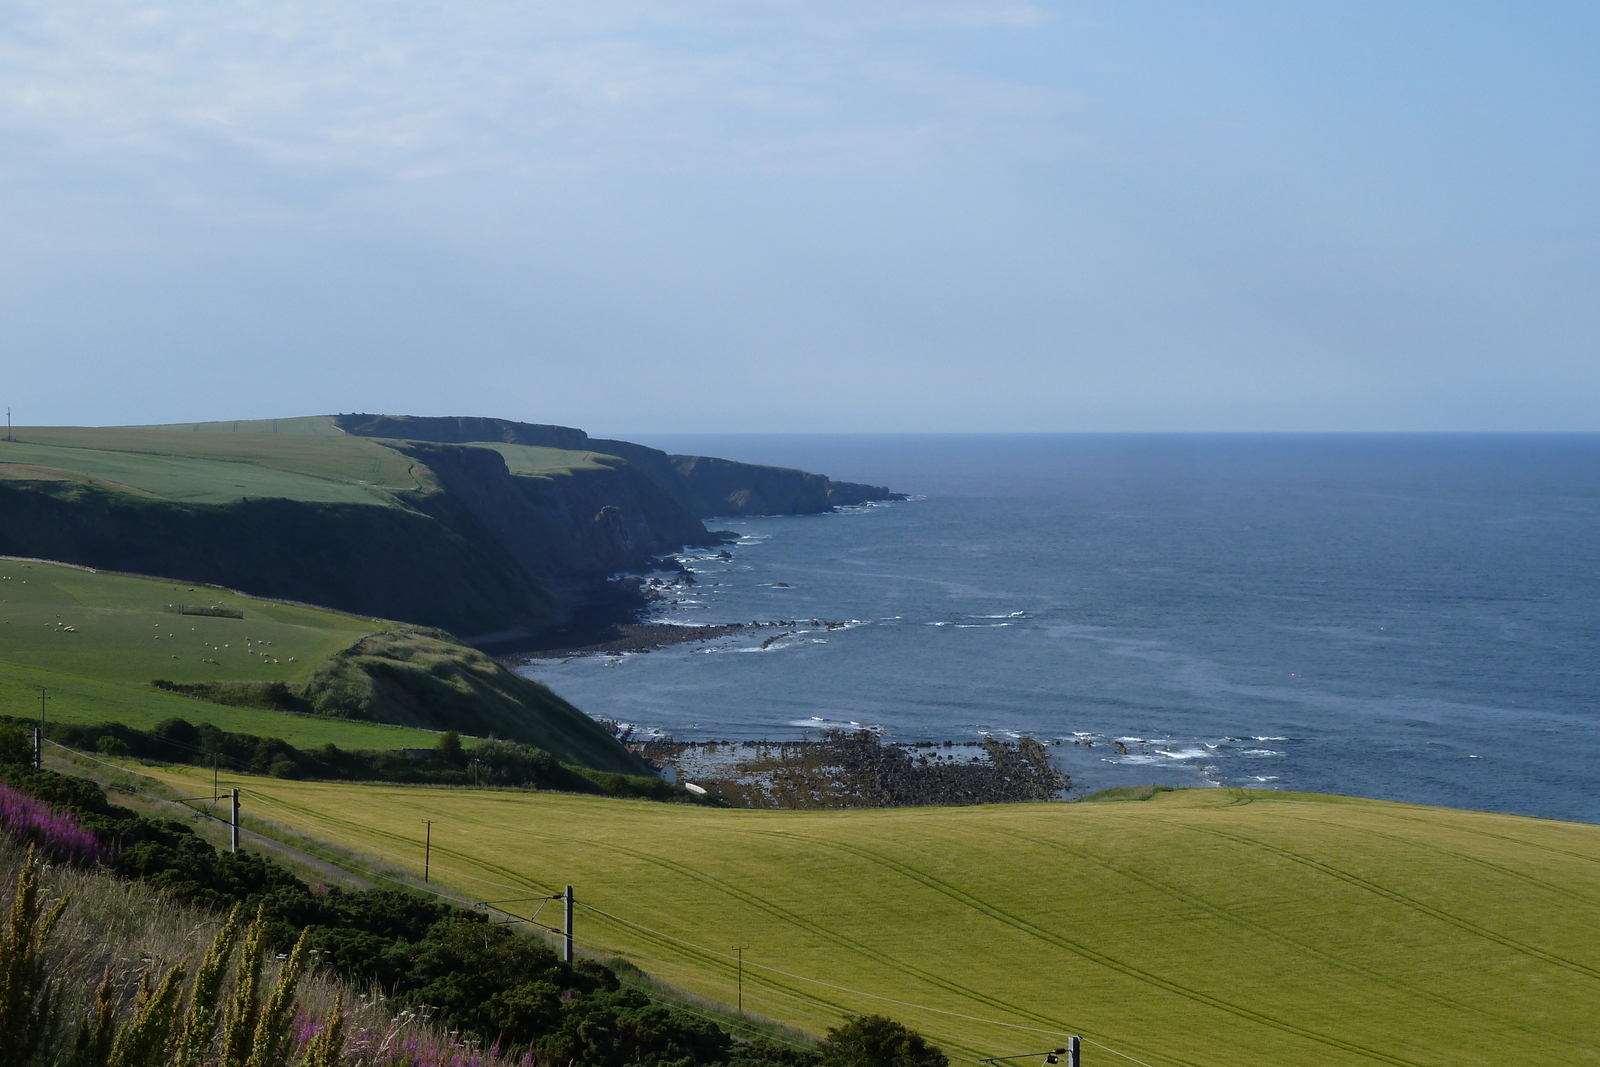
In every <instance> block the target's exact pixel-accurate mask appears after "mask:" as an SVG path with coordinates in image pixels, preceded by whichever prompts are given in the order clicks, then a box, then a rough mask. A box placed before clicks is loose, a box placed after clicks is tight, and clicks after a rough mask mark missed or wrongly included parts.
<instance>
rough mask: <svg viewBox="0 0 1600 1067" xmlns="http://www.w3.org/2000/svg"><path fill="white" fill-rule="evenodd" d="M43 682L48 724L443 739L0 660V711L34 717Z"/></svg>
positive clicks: (416, 743)
mask: <svg viewBox="0 0 1600 1067" xmlns="http://www.w3.org/2000/svg"><path fill="white" fill-rule="evenodd" d="M41 688H42V689H44V690H45V692H46V699H45V701H44V703H45V707H44V713H45V715H46V717H47V718H48V720H49V721H51V722H71V723H81V724H83V725H85V726H99V725H101V724H103V723H108V722H120V723H122V724H123V725H124V726H131V727H133V728H134V729H136V730H148V729H150V728H151V727H152V726H154V725H156V723H159V722H161V721H162V720H163V719H170V718H172V717H173V716H175V715H176V716H178V717H179V718H182V719H187V720H188V721H189V722H192V723H194V724H195V725H197V726H198V725H200V724H202V723H211V724H212V725H213V726H216V727H218V728H219V729H222V730H227V731H228V732H230V733H242V734H255V735H256V736H257V737H278V738H282V739H283V740H285V741H287V742H289V743H290V744H291V745H294V746H295V747H296V748H315V747H317V746H319V745H322V744H324V743H326V742H328V741H332V742H333V743H334V744H336V745H338V746H339V747H340V748H343V749H376V750H378V751H385V752H386V751H389V750H392V749H397V748H432V747H433V746H434V744H435V743H436V742H437V741H438V740H439V735H438V734H437V733H435V732H434V731H431V730H416V729H412V728H410V727H405V726H385V725H383V724H382V723H372V722H359V721H356V720H353V719H335V718H324V717H322V716H319V715H295V714H291V713H288V712H282V711H267V710H264V709H260V708H234V707H226V706H224V705H221V704H211V703H208V702H206V701H203V700H194V699H192V698H190V697H186V696H182V695H180V694H178V693H169V692H165V691H163V690H160V689H152V688H151V687H149V686H143V685H128V684H125V683H120V682H105V681H99V680H96V679H93V678H84V677H81V676H78V675H72V674H61V673H58V672H56V671H45V670H38V669H35V668H29V667H19V666H17V665H16V664H12V663H0V715H13V716H18V717H21V718H30V719H31V718H37V717H38V716H39V711H40V707H39V704H40V699H39V691H40V689H41Z"/></svg>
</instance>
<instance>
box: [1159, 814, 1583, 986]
mask: <svg viewBox="0 0 1600 1067" xmlns="http://www.w3.org/2000/svg"><path fill="white" fill-rule="evenodd" d="M1182 825H1185V826H1188V827H1189V828H1190V829H1192V830H1194V831H1196V832H1197V833H1203V834H1211V835H1213V836H1216V837H1221V838H1224V839H1226V840H1229V841H1233V842H1235V843H1236V844H1240V845H1245V846H1247V847H1250V848H1257V849H1260V850H1261V851H1263V852H1270V853H1272V854H1273V855H1274V856H1280V857H1282V858H1283V859H1286V860H1290V861H1292V862H1294V863H1299V864H1302V865H1304V866H1306V867H1310V868H1311V869H1312V870H1315V871H1320V872H1322V873H1323V874H1326V875H1328V876H1329V877H1330V878H1337V879H1339V880H1340V881H1342V882H1345V883H1348V884H1349V885H1353V886H1356V887H1358V888H1360V889H1364V890H1366V891H1367V892H1369V893H1372V894H1374V895H1375V896H1379V897H1382V898H1383V899H1385V900H1388V901H1390V902H1391V903H1395V904H1399V905H1401V906H1402V907H1405V908H1409V909H1411V910H1412V911H1415V912H1418V913H1419V914H1422V915H1426V916H1428V917H1429V918H1431V919H1436V920H1438V921H1439V922H1442V923H1447V924H1448V925H1450V926H1454V927H1455V928H1456V929H1458V930H1464V931H1466V932H1467V933H1469V934H1473V935H1475V936H1477V937H1481V938H1483V939H1484V940H1486V941H1492V942H1494V943H1495V944H1497V945H1500V946H1502V947H1504V948H1508V949H1511V950H1512V951H1513V952H1518V953H1521V954H1522V955H1525V956H1531V957H1533V958H1534V959H1537V960H1542V961H1543V962H1545V963H1548V964H1550V965H1552V966H1555V967H1560V968H1562V969H1563V970H1567V971H1571V972H1572V973H1574V974H1580V975H1583V976H1584V977H1585V978H1591V979H1594V980H1596V981H1600V970H1597V969H1595V968H1593V967H1590V966H1588V965H1586V964H1582V963H1579V962H1577V961H1576V960H1569V959H1567V958H1566V957H1564V956H1558V955H1556V954H1555V953H1554V952H1548V951H1546V950H1545V949H1542V948H1536V947H1535V946H1533V945H1528V944H1524V943H1523V942H1521V941H1518V940H1517V939H1516V938H1513V937H1508V936H1506V935H1504V934H1497V933H1495V932H1494V931H1493V930H1490V929H1487V928H1486V927H1482V926H1479V925H1478V924H1477V923H1475V922H1472V921H1471V920H1468V919H1463V918H1461V917H1460V916H1459V915H1452V914H1451V913H1450V912H1447V911H1445V910H1444V909H1442V908H1436V907H1434V906H1433V905H1431V904H1425V903H1423V902H1422V901H1420V900H1417V899H1416V898H1415V897H1410V896H1407V895H1406V894H1404V893H1401V892H1399V891H1398V890H1395V889H1390V888H1388V887H1387V886H1382V885H1379V884H1378V883H1377V882H1374V881H1371V880H1369V879H1366V878H1363V877H1361V876H1360V875H1359V874H1354V873H1352V872H1350V871H1346V870H1341V869H1340V868H1338V867H1335V866H1333V865H1332V864H1329V863H1323V862H1322V861H1321V860H1314V859H1312V858H1311V857H1309V856H1302V855H1300V854H1299V853H1297V852H1291V851H1290V850H1288V849H1286V848H1283V847H1281V846H1279V845H1273V844H1269V843H1267V842H1265V841H1258V840H1256V839H1254V838H1250V837H1245V836H1243V835H1242V834H1231V833H1228V832H1227V831H1225V830H1216V829H1212V828H1210V827H1206V826H1195V825H1194V824H1192V823H1184V824H1182Z"/></svg>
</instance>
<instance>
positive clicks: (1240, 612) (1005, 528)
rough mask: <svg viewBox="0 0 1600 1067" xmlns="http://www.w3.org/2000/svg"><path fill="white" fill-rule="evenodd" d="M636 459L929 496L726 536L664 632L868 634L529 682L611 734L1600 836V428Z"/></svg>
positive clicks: (1103, 439)
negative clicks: (780, 472) (1322, 802)
mask: <svg viewBox="0 0 1600 1067" xmlns="http://www.w3.org/2000/svg"><path fill="white" fill-rule="evenodd" d="M636 439H638V440H641V441H642V442H644V443H647V444H651V445H655V446H656V447H660V448H666V449H667V450H669V451H673V452H680V453H693V454H704V455H715V456H725V457H727V458H730V459H739V460H747V461H752V462H758V463H772V464H777V465H781V466H791V467H800V468H803V469H806V470H812V471H817V472H820V473H824V474H828V475H830V476H831V477H834V478H842V479H847V480H851V481H866V482H872V483H874V484H887V485H889V486H891V487H892V488H894V489H896V490H899V491H903V492H907V493H911V494H913V499H911V500H908V501H905V502H897V503H892V504H886V505H878V506H870V507H864V508H857V509H849V510H846V511H842V512H839V513H836V514H830V515H819V516H808V517H784V518H762V519H727V520H718V521H713V522H711V523H709V524H708V525H710V526H711V527H712V528H714V529H727V530H731V531H733V532H734V533H736V534H738V536H739V539H738V541H737V543H735V544H733V545H730V546H729V551H730V552H731V555H732V559H731V560H727V561H722V560H718V559H715V558H712V557H711V556H710V554H709V553H702V552H695V553H689V554H687V555H686V556H685V559H686V560H687V562H688V563H689V566H690V567H692V568H693V570H694V573H695V576H696V578H697V584H695V585H694V586H693V587H691V588H689V589H688V590H687V592H686V593H684V594H682V595H681V597H680V598H679V599H677V600H675V601H673V602H669V603H666V604H664V605H663V606H662V608H661V612H660V618H661V619H662V620H663V621H669V622H683V623H709V622H728V621H752V620H763V621H766V620H775V619H804V620H810V619H813V618H815V619H818V620H848V621H850V622H851V623H852V625H851V626H850V627H848V628H843V629H835V630H832V631H827V630H823V629H820V628H816V627H811V626H808V625H802V626H798V627H794V628H792V629H793V630H794V631H795V632H794V633H793V634H792V635H790V636H786V637H782V638H780V639H779V640H777V641H773V642H771V643H770V644H768V645H767V647H766V648H765V649H762V648H761V647H760V646H761V645H762V644H763V642H766V641H767V640H768V639H769V638H770V637H772V636H773V635H774V634H776V633H783V632H786V631H787V629H789V628H785V630H763V631H756V632H755V633H753V634H749V635H741V636H740V637H738V638H736V639H731V640H723V641H718V642H714V643H712V644H710V645H683V646H677V647H674V648H669V649H663V650H658V651H655V652H650V653H646V654H639V655H630V656H621V657H617V656H610V657H588V658H578V659H571V660H566V661H543V662H536V663H535V664H533V665H532V666H531V667H529V668H528V669H527V672H528V673H530V674H531V675H532V676H534V677H537V678H540V679H541V680H543V681H546V682H548V683H549V684H550V685H551V686H553V687H554V688H555V689H556V690H557V691H558V692H560V693H561V694H562V695H564V696H566V697H567V698H569V699H571V700H572V701H573V702H574V703H576V704H577V705H578V706H579V707H581V708H583V709H584V710H586V711H588V712H589V713H590V714H591V715H595V716H598V717H609V718H617V719H621V720H623V721H626V722H629V723H633V724H636V725H637V726H638V727H639V728H640V729H646V730H657V731H661V732H662V733H665V734H670V735H672V736H674V737H676V738H679V739H682V740H689V739H753V738H773V739H775V738H786V737H800V736H803V735H805V734H806V733H807V732H808V731H809V732H811V733H812V734H813V736H814V733H815V731H816V730H817V729H819V728H821V727H824V726H827V725H830V724H850V723H855V724H861V725H866V726H872V727H877V728H881V729H882V730H883V731H884V734H885V735H886V736H887V737H888V738H890V739H893V740H902V741H912V740H938V741H943V740H946V739H953V740H957V741H960V740H972V739H976V738H978V737H979V736H981V735H982V734H983V733H984V732H992V733H995V734H997V735H1012V734H1023V733H1025V734H1029V735H1032V736H1035V737H1038V738H1040V739H1044V740H1056V739H1060V740H1061V741H1063V744H1061V745H1060V746H1059V747H1056V748H1054V749H1053V751H1054V752H1055V753H1057V754H1058V758H1059V759H1060V761H1061V763H1062V765H1063V766H1064V768H1065V769H1067V770H1068V771H1069V772H1070V773H1071V774H1072V775H1073V777H1074V779H1075V782H1076V783H1077V784H1078V786H1080V787H1081V788H1083V789H1094V788H1102V787H1105V786H1108V785H1119V784H1131V783H1136V782H1165V783H1174V784H1178V783H1181V784H1207V783H1210V784H1218V785H1242V786H1256V787H1268V788H1276V789H1298V790H1313V791H1319V792H1336V793H1351V794H1358V795H1362V796H1372V797H1382V798H1387V799H1393V800H1405V801H1415V802H1418V803H1425V804H1444V805H1450V806H1455V807H1467V808H1480V809H1488V810H1495V811H1508V812H1517V813H1522V814H1528V815H1538V816H1547V817H1554V818H1563V819H1578V820H1585V821H1589V822H1600V774H1597V772H1600V435H1589V434H1585V435H1506V434H1497V435H1456V434H1445V435H1429V434H1408V435H1254V434H1253V435H1237V436H1235V435H1205V434H1202V435H821V436H812V435H806V436H780V435H748V436H747V435H740V436H703V435H694V436H689V435H682V436H658V437H643V438H636ZM779 583H782V584H781V585H780V584H779ZM1074 742H1076V743H1074ZM1119 742H1120V743H1121V748H1122V750H1123V751H1119V750H1118V749H1117V744H1118V743H1119Z"/></svg>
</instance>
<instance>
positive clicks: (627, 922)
mask: <svg viewBox="0 0 1600 1067" xmlns="http://www.w3.org/2000/svg"><path fill="white" fill-rule="evenodd" d="M43 740H46V741H49V743H50V744H52V745H55V746H56V747H57V748H60V749H64V750H65V751H67V752H70V753H72V754H73V755H75V756H80V757H82V758H84V759H88V760H92V761H93V762H95V763H99V764H101V765H102V766H106V767H110V768H111V769H112V770H115V771H118V772H121V773H124V774H134V775H137V774H139V772H137V771H134V770H131V769H130V768H127V767H123V766H119V765H118V764H114V763H109V762H107V761H106V760H102V759H98V758H96V757H94V756H90V755H89V754H88V753H85V752H81V751H79V750H78V749H73V748H70V747H68V746H66V745H63V744H61V743H60V742H57V741H50V739H49V738H43ZM186 747H192V746H186ZM240 792H241V793H245V794H246V795H248V796H250V797H251V798H252V799H255V800H260V801H263V802H265V803H266V804H268V805H270V806H273V807H277V808H281V809H283V810H284V811H286V812H289V813H291V814H293V815H298V816H299V817H301V818H308V817H310V815H309V813H308V812H305V811H304V810H302V809H298V808H296V807H295V806H293V805H291V804H288V803H285V802H284V801H281V800H279V799H277V798H275V797H271V796H268V795H266V794H263V793H260V792H258V791H256V790H254V789H243V788H241V789H240ZM143 795H145V796H147V797H149V799H152V800H159V801H163V802H166V803H178V801H175V800H173V798H170V797H160V796H156V795H155V794H150V793H144V794H143ZM185 807H187V805H185ZM188 810H190V811H195V809H193V808H190V809H188ZM195 814H197V815H204V816H207V817H209V818H213V819H217V820H218V821H219V822H224V823H226V822H228V820H226V819H220V818H218V817H217V816H215V815H211V814H210V813H209V812H202V811H195ZM255 836H257V837H264V835H262V834H256V835H255ZM268 840H270V839H268ZM347 843H353V842H347ZM360 847H362V848H366V849H371V850H372V851H374V852H378V853H380V854H382V855H385V856H389V857H391V858H393V859H397V860H400V861H402V862H410V860H409V857H405V856H401V855H399V854H398V853H394V852H389V851H387V850H385V849H382V848H378V847H376V846H374V845H371V844H370V843H367V842H361V843H360ZM434 869H435V870H438V871H439V872H440V873H443V874H452V875H455V876H456V877H460V878H466V879H469V880H471V881H475V882H478V883H480V884H483V885H492V886H497V887H499V888H502V889H513V890H515V889H525V888H529V887H528V886H516V885H511V884H509V883H506V882H497V881H495V880H493V879H490V878H484V877H483V876H481V875H476V874H471V873H469V872H466V871H456V870H451V869H449V868H445V867H440V866H438V865H437V864H435V865H434ZM369 873H372V872H369ZM524 899H530V900H532V899H544V900H546V901H548V900H550V899H555V898H554V897H545V898H539V897H531V898H524ZM511 902H512V901H510V900H507V901H503V902H502V903H511ZM475 903H478V904H482V905H489V904H492V903H493V902H491V901H478V902H475ZM573 903H574V904H576V905H577V906H579V907H581V908H584V909H586V910H588V911H592V912H594V913H595V914H596V915H600V916H603V917H604V918H607V919H610V920H612V921H613V922H617V923H621V924H622V925H624V926H629V927H632V928H634V929H637V930H640V931H643V932H645V933H648V934H651V935H653V936H656V937H661V938H666V939H667V940H669V941H675V942H677V943H679V944H682V945H685V946H687V947H689V948H692V949H694V950H695V951H697V952H701V953H705V954H708V955H711V956H716V957H720V958H722V959H724V960H728V961H730V962H731V961H734V960H735V959H736V957H734V956H732V955H730V954H729V953H727V952H723V951H721V950H718V949H714V948H710V947H708V946H705V945H698V944H696V943H695V942H692V941H689V940H687V939H686V938H682V937H678V936H676V935H674V934H669V933H667V932H665V931H662V930H656V929H653V928H651V927H648V926H645V925H644V924H643V923H639V922H636V921H634V920H632V919H625V918H623V917H622V916H620V915H614V914H612V913H611V912H608V911H604V910H603V909H600V908H597V907H595V906H594V905H593V904H590V903H588V902H586V901H582V900H575V901H574V902H573ZM543 907H544V905H543V904H541V905H540V906H539V908H538V909H536V910H535V912H534V915H533V917H523V916H518V915H515V914H513V913H511V912H508V911H505V910H504V909H501V908H495V909H494V910H496V911H499V912H501V914H503V915H507V916H510V918H511V920H512V922H511V923H505V924H502V925H512V924H513V923H527V924H528V925H531V926H534V927H535V928H537V929H540V930H545V931H548V932H550V933H553V934H561V933H563V932H564V931H562V930H560V929H557V928H555V927H551V926H545V925H543V924H542V923H537V922H534V919H535V918H537V916H538V914H539V911H541V910H542V909H543ZM590 946H591V948H594V947H599V948H602V949H605V948H606V947H605V946H594V945H593V944H592V943H590ZM636 954H637V955H639V956H640V957H641V958H646V959H655V960H656V961H657V962H660V963H666V964H668V965H669V966H685V965H684V964H683V963H681V962H674V961H670V960H665V959H661V958H659V957H651V956H649V955H648V954H645V953H636ZM744 966H745V967H753V968H757V969H760V970H765V971H770V972H771V973H773V974H777V975H782V976H783V977H785V978H791V979H794V980H795V981H800V982H808V983H811V984H813V985H818V986H821V987H823V988H826V989H832V990H835V991H836V992H840V993H847V994H849V995H851V996H858V997H866V998H868V999H871V1000H877V1001H882V1002H884V1003H886V1004H894V1005H897V1006H899V1007H904V1008H912V1009H914V1010H917V1011H925V1012H930V1013H932V1014H935V1015H943V1016H946V1017H949V1018H955V1019H963V1020H966V1021H968V1022H977V1023H983V1024H985V1025H989V1026H998V1027H1003V1028H1006V1029H1011V1030H1019V1031H1025V1032H1028V1033H1036V1034H1045V1035H1049V1036H1052V1037H1064V1036H1067V1034H1066V1031H1065V1030H1048V1029H1043V1028H1041V1027H1036V1026H1024V1025H1022V1024H1020V1023H1009V1022H1004V1021H1002V1020H999V1019H989V1018H986V1017H984V1016H979V1015H968V1014H965V1013H963V1012H957V1011H951V1010H949V1009H945V1008H935V1007H931V1006H929V1005H926V1004H918V1003H916V1002H914V1001H909V1000H900V999H898V998H895V997H889V996H884V995H883V994H880V993H868V992H866V991H864V990H859V989H851V988H850V987H848V986H842V985H838V984H835V983H833V982H827V981H824V980H823V979H820V978H811V977H808V976H806V975H802V974H795V973H793V972H791V971H785V970H782V969H781V968H778V967H773V966H771V965H770V964H764V963H759V962H756V961H754V960H748V959H747V960H745V961H744ZM691 969H692V968H691ZM768 992H770V993H774V994H778V995H780V996H787V997H789V998H790V999H793V1000H799V1001H810V1002H811V1003H813V1004H818V1005H822V1006H824V1007H827V1008H829V1009H830V1010H831V1011H837V1010H839V1009H838V1007H837V1006H835V1005H832V1004H829V1003H828V1002H827V1001H823V1000H818V999H816V998H813V997H807V996H806V995H805V994H802V993H799V992H797V991H793V990H786V989H783V988H782V987H780V986H769V987H768ZM756 997H757V999H762V1000H770V998H767V997H760V996H759V995H756ZM708 1018H709V1016H708ZM1080 1037H1081V1040H1083V1041H1084V1042H1085V1043H1087V1044H1091V1045H1094V1046H1095V1047H1096V1048H1099V1049H1102V1050H1104V1051H1106V1052H1109V1053H1111V1054H1112V1055H1114V1056H1118V1057H1120V1058H1122V1059H1125V1060H1128V1061H1129V1062H1131V1063H1135V1064H1138V1065H1139V1067H1152V1065H1151V1064H1149V1063H1146V1062H1145V1061H1144V1060H1141V1059H1138V1058H1137V1057H1135V1056H1131V1055H1129V1054H1128V1053H1126V1052H1122V1051H1120V1050H1118V1049H1116V1048H1113V1047H1111V1046H1110V1045H1106V1044H1103V1043H1102V1042H1099V1041H1096V1040H1094V1039H1093V1038H1090V1037H1082V1036H1081V1035H1080Z"/></svg>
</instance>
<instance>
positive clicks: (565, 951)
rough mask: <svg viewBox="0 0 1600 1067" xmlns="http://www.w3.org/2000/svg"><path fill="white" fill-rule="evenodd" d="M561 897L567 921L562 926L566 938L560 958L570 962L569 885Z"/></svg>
mask: <svg viewBox="0 0 1600 1067" xmlns="http://www.w3.org/2000/svg"><path fill="white" fill-rule="evenodd" d="M562 899H563V900H564V901H565V902H566V906H567V921H566V924H565V925H564V926H563V927H562V929H563V930H564V931H565V933H566V938H565V947H564V949H563V951H562V954H561V958H562V959H564V960H566V961H567V963H569V964H570V963H571V962H572V887H571V886H570V885H569V886H567V891H566V893H565V894H564V895H563V897H562Z"/></svg>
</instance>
